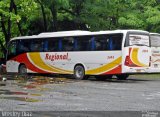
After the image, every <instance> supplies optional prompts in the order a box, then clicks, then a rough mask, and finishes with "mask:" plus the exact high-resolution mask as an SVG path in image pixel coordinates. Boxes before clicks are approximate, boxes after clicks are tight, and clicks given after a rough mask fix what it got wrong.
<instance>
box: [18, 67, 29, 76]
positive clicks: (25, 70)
mask: <svg viewBox="0 0 160 117" xmlns="http://www.w3.org/2000/svg"><path fill="white" fill-rule="evenodd" d="M19 74H20V75H26V74H27V67H26V66H25V65H21V66H20V67H19Z"/></svg>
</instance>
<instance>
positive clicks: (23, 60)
mask: <svg viewBox="0 0 160 117" xmlns="http://www.w3.org/2000/svg"><path fill="white" fill-rule="evenodd" d="M12 60H14V61H17V62H19V63H23V64H25V65H26V67H27V69H29V70H32V71H33V72H37V73H48V72H46V71H44V70H41V69H39V68H37V67H36V66H35V65H33V64H32V63H31V62H30V61H29V59H28V57H27V54H26V53H24V54H21V55H18V56H17V57H14V58H13V59H12Z"/></svg>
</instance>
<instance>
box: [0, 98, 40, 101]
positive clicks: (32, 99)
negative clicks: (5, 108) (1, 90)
mask: <svg viewBox="0 0 160 117" xmlns="http://www.w3.org/2000/svg"><path fill="white" fill-rule="evenodd" d="M0 99H7V100H16V101H24V102H39V101H40V100H38V99H34V98H28V97H0Z"/></svg>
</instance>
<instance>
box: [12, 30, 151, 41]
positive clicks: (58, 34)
mask: <svg viewBox="0 0 160 117" xmlns="http://www.w3.org/2000/svg"><path fill="white" fill-rule="evenodd" d="M129 31H132V32H142V33H149V32H147V31H143V30H111V31H96V32H91V31H83V30H73V31H59V32H46V33H40V34H39V35H32V36H21V37H15V38H12V39H11V40H17V39H33V38H34V39H36V38H50V37H69V36H83V35H86V36H87V35H88V36H89V35H99V34H114V33H127V32H129Z"/></svg>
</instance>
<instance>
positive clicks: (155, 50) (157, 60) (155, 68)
mask: <svg viewBox="0 0 160 117" xmlns="http://www.w3.org/2000/svg"><path fill="white" fill-rule="evenodd" d="M150 39H151V53H152V56H151V68H150V69H151V70H150V71H151V73H157V72H160V34H158V33H150Z"/></svg>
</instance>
